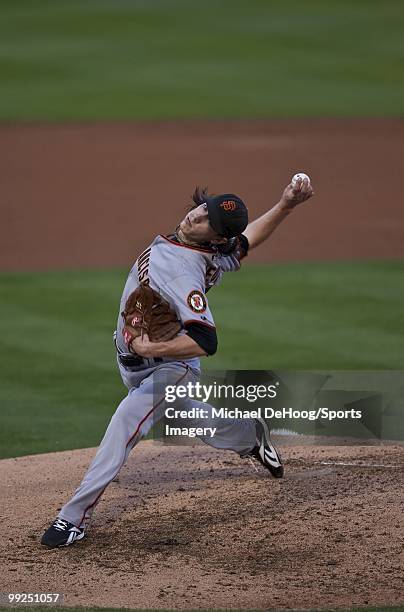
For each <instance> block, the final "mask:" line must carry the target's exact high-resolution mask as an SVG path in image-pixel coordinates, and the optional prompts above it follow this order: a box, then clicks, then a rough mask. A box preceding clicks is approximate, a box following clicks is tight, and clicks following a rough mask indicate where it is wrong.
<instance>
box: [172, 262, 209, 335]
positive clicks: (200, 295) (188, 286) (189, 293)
mask: <svg viewBox="0 0 404 612" xmlns="http://www.w3.org/2000/svg"><path fill="white" fill-rule="evenodd" d="M160 291H161V295H162V296H163V297H164V298H165V299H166V300H167V301H168V302H169V303H170V304H171V306H172V307H173V308H174V309H175V311H176V313H177V316H178V318H179V319H180V321H181V322H182V325H183V326H184V327H186V326H187V325H189V324H191V323H199V324H201V325H206V326H208V327H213V328H214V327H215V322H214V320H213V315H212V312H211V310H210V308H209V304H208V300H207V297H206V294H205V287H201V286H199V285H198V283H194V284H193V279H192V277H190V276H189V275H186V274H182V275H180V276H177V277H175V278H173V279H171V280H170V282H168V283H166V284H165V285H163V286H162V287H161V288H160Z"/></svg>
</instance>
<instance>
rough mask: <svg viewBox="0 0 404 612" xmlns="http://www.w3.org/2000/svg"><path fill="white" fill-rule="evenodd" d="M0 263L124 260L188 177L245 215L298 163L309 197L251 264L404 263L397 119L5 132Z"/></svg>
mask: <svg viewBox="0 0 404 612" xmlns="http://www.w3.org/2000/svg"><path fill="white" fill-rule="evenodd" d="M0 139H1V142H2V147H1V150H0V166H1V168H2V177H3V180H2V197H1V203H0V210H1V219H2V223H1V224H0V245H1V246H0V270H20V269H27V270H29V269H49V268H51V269H58V268H60V267H63V268H75V267H81V266H84V267H113V266H125V267H128V266H129V265H130V263H131V262H132V260H133V259H134V257H135V256H137V255H138V254H139V253H140V252H141V250H142V249H143V248H144V247H145V246H147V244H149V243H150V241H151V239H152V238H153V237H154V236H155V235H156V234H158V233H165V232H168V231H172V230H173V229H174V227H175V225H176V224H177V222H178V221H179V220H180V219H181V218H182V217H183V215H184V211H185V208H186V206H187V205H189V203H190V194H191V193H192V191H193V189H194V186H195V185H196V184H202V185H208V186H209V187H210V189H211V190H213V191H215V192H216V193H220V192H228V191H232V192H235V193H239V194H240V195H241V196H243V197H244V198H245V199H246V202H247V204H248V206H249V210H250V215H251V217H252V218H254V217H255V216H257V215H258V214H261V213H262V212H264V211H265V210H267V209H268V208H269V207H270V206H272V205H273V204H275V203H276V202H277V201H278V199H279V197H280V195H281V193H280V192H281V190H282V189H283V186H284V185H286V184H287V182H288V181H289V180H290V178H291V175H292V174H294V172H295V171H298V170H305V171H306V172H308V173H309V174H310V175H311V176H312V178H313V184H314V186H315V190H316V198H315V199H313V200H311V202H310V203H308V204H307V205H305V209H304V211H303V210H302V211H300V212H298V213H296V215H292V216H291V217H290V218H289V219H288V220H287V223H286V224H285V226H284V227H281V228H280V229H279V230H278V231H277V232H276V233H275V235H274V236H273V237H272V238H271V241H270V242H269V243H268V244H267V245H265V246H263V247H261V248H260V249H257V251H256V252H254V253H252V254H251V255H250V257H249V261H296V260H298V261H304V260H334V259H356V258H399V257H401V258H402V257H404V241H403V240H402V226H403V222H404V207H403V206H402V198H401V197H400V193H399V186H400V184H401V176H402V159H403V157H404V122H403V121H402V120H400V119H385V120H383V119H374V120H371V119H357V120H354V119H339V120H330V119H312V120H303V119H302V120H283V121H280V120H278V121H224V122H220V121H198V122H192V121H182V122H167V123H164V122H154V123H153V122H151V123H145V124H142V123H132V124H124V123H118V124H77V125H74V124H66V125H2V126H0Z"/></svg>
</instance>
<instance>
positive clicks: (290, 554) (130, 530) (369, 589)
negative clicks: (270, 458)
mask: <svg viewBox="0 0 404 612" xmlns="http://www.w3.org/2000/svg"><path fill="white" fill-rule="evenodd" d="M283 451H284V455H285V458H286V478H285V479H284V480H283V481H275V480H273V479H272V478H270V477H269V476H267V473H266V472H265V470H263V469H261V467H260V466H258V471H255V470H254V469H253V466H252V465H250V463H249V462H248V461H245V460H241V459H239V458H238V456H236V455H234V454H233V453H230V452H220V453H219V452H217V451H214V450H212V449H210V448H208V447H206V446H202V445H201V446H195V447H168V446H164V445H162V444H158V443H154V442H142V443H141V444H140V445H139V446H138V447H137V449H136V450H135V451H134V452H133V454H132V456H131V457H130V459H129V462H128V464H127V465H126V466H125V467H124V469H123V470H122V472H121V475H120V480H119V482H114V483H112V484H111V485H110V487H109V488H108V489H107V491H106V493H105V494H104V496H103V498H102V500H101V502H100V505H99V506H98V508H97V510H96V513H95V515H94V518H93V521H92V525H91V527H90V529H89V531H88V537H87V538H86V539H84V540H83V541H82V542H79V543H77V544H75V545H74V546H72V547H69V548H66V549H59V550H48V549H46V548H43V547H41V546H40V545H39V538H40V536H41V534H42V531H43V529H44V528H45V527H47V525H48V523H49V522H50V521H51V520H52V519H53V518H54V517H55V516H56V514H57V509H58V508H60V506H61V505H62V504H63V503H64V501H66V499H67V498H68V497H69V495H71V493H72V492H73V490H74V488H75V486H77V485H78V483H79V481H80V479H81V476H82V474H83V472H84V469H85V467H86V466H87V464H88V462H89V460H90V458H91V456H92V455H93V453H94V449H86V450H78V451H71V452H63V453H54V454H50V455H36V456H31V457H20V458H17V459H6V460H3V461H1V471H2V475H3V482H4V487H3V491H2V499H3V512H2V518H1V520H2V532H3V538H2V540H1V543H0V549H1V558H2V559H3V563H2V568H1V585H2V591H3V592H8V591H11V592H16V591H17V592H31V593H33V592H36V593H39V592H52V593H55V592H60V593H63V594H64V604H65V605H70V606H72V605H81V606H89V605H96V606H114V607H119V606H123V607H132V608H140V607H144V608H212V607H213V608H221V607H226V608H265V609H270V608H309V607H320V606H321V607H325V606H349V605H351V604H358V605H359V604H361V605H366V604H369V605H381V604H399V603H404V585H403V581H402V568H403V566H404V555H403V550H404V546H403V544H404V519H403V512H402V507H403V502H404V445H398V444H392V445H387V446H355V445H351V446H325V445H318V444H317V445H316V446H313V445H302V444H301V443H300V442H299V444H297V443H296V441H293V442H292V443H291V444H288V445H283Z"/></svg>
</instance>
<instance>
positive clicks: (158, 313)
mask: <svg viewBox="0 0 404 612" xmlns="http://www.w3.org/2000/svg"><path fill="white" fill-rule="evenodd" d="M121 315H122V317H123V320H124V322H125V325H124V328H123V331H122V333H123V337H124V340H125V343H126V345H127V346H128V348H129V350H131V348H130V345H131V343H132V340H134V339H135V338H137V337H138V336H143V334H145V333H146V334H148V336H149V339H150V341H151V342H166V341H168V340H172V339H173V338H174V337H175V336H176V335H177V334H178V332H179V331H180V329H181V323H180V322H179V321H178V318H177V315H176V313H175V311H174V310H173V309H172V308H171V306H170V304H169V303H168V302H167V301H166V300H165V299H164V298H162V297H161V295H160V294H159V293H157V291H154V289H152V288H151V287H149V286H148V285H139V286H138V287H137V288H136V289H135V291H133V292H132V293H131V294H130V296H129V297H128V299H127V300H126V304H125V309H124V310H123V311H122V312H121Z"/></svg>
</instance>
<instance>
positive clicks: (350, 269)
mask: <svg viewBox="0 0 404 612" xmlns="http://www.w3.org/2000/svg"><path fill="white" fill-rule="evenodd" d="M403 272H404V262H369V263H359V262H355V263H313V264H284V265H268V266H265V265H254V266H253V265H249V266H245V267H244V268H243V269H242V270H241V271H240V272H239V273H237V274H229V275H227V276H226V279H225V281H224V283H223V286H222V287H221V288H220V289H217V290H213V291H212V292H211V293H210V294H209V301H210V305H211V308H212V310H213V312H214V314H215V320H216V324H217V326H218V330H219V351H218V353H217V354H216V355H215V356H214V357H210V358H208V359H205V360H204V363H203V367H204V368H205V369H212V370H218V369H304V370H307V369H364V370H377V369H381V370H382V369H404V348H403V347H404V342H403V340H404V321H403V317H402V313H403V310H404V274H403ZM125 277H126V271H123V270H109V271H80V272H52V273H32V274H25V273H21V274H1V275H0V294H1V301H0V315H1V316H0V337H1V340H2V341H1V345H0V362H1V365H2V367H1V376H0V378H1V380H0V406H1V413H0V456H1V457H9V456H17V455H24V454H30V453H37V452H47V451H54V450H64V449H70V448H81V447H87V446H93V445H97V444H98V442H99V440H100V438H101V436H102V435H103V433H104V430H105V426H106V424H107V422H108V420H109V418H110V416H111V415H112V413H113V412H114V410H115V408H116V405H117V403H118V402H119V400H120V398H122V397H123V396H124V395H125V388H124V387H123V385H122V383H121V380H120V377H119V375H118V372H117V369H116V365H115V353H114V349H113V347H112V341H111V338H112V331H113V329H114V325H115V321H116V317H117V311H118V305H119V297H120V294H121V290H122V287H123V284H124V280H125ZM247 328H248V331H247Z"/></svg>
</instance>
